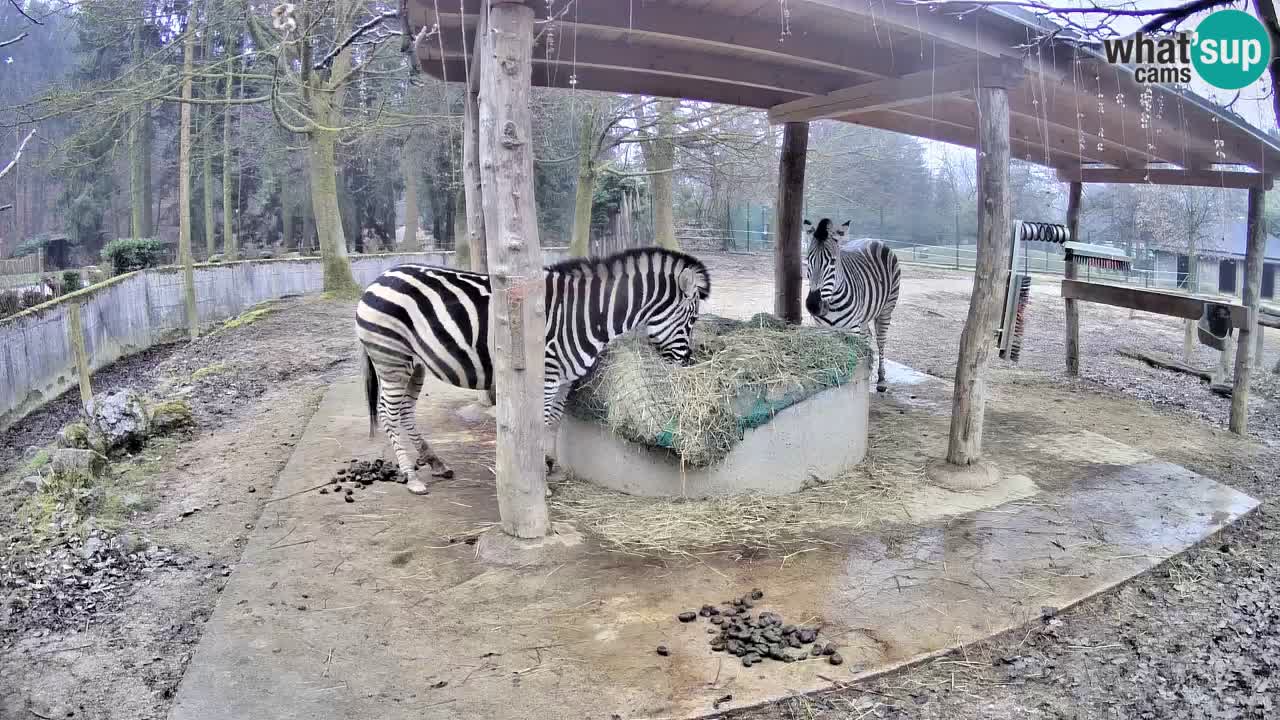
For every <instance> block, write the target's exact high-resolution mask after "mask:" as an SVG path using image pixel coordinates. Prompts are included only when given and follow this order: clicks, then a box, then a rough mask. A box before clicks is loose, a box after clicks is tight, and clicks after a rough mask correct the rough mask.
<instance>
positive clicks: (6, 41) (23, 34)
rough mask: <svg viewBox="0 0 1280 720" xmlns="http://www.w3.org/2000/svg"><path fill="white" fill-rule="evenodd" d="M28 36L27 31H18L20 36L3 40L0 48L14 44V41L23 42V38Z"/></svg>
mask: <svg viewBox="0 0 1280 720" xmlns="http://www.w3.org/2000/svg"><path fill="white" fill-rule="evenodd" d="M26 36H27V34H26V33H18V37H15V38H11V39H9V40H5V41H3V42H0V48H2V47H7V46H9V45H12V44H14V43H16V42H21V41H22V39H23V38H25V37H26Z"/></svg>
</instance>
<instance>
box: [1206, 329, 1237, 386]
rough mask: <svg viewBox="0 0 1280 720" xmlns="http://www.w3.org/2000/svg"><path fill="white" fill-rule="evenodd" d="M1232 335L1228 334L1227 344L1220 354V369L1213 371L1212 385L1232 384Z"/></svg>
mask: <svg viewBox="0 0 1280 720" xmlns="http://www.w3.org/2000/svg"><path fill="white" fill-rule="evenodd" d="M1231 340H1232V337H1231V334H1230V333H1228V334H1227V344H1226V346H1225V347H1223V348H1222V350H1220V351H1219V352H1218V367H1217V368H1216V369H1215V370H1214V371H1213V380H1212V381H1210V384H1211V385H1230V384H1231V358H1232V354H1231V350H1232V348H1231Z"/></svg>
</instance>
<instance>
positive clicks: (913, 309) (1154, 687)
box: [0, 256, 1280, 720]
mask: <svg viewBox="0 0 1280 720" xmlns="http://www.w3.org/2000/svg"><path fill="white" fill-rule="evenodd" d="M706 259H707V261H708V265H709V266H710V268H711V270H712V274H713V275H712V278H713V297H712V302H711V306H710V307H709V308H708V311H709V312H715V313H718V314H725V315H733V316H738V317H746V316H750V315H751V314H754V313H755V312H759V311H767V310H769V309H771V307H772V269H771V268H772V263H771V262H769V258H768V257H767V256H755V257H744V256H711V257H708V258H706ZM968 286H969V275H968V274H966V273H963V272H961V273H957V272H952V271H947V270H938V269H932V268H924V267H919V266H911V267H907V268H906V272H905V276H904V288H903V299H902V301H901V302H900V304H899V308H898V311H897V312H896V314H895V316H894V320H893V326H892V328H891V330H890V340H889V348H888V357H890V358H892V359H895V360H898V361H900V362H903V363H906V364H908V365H911V366H913V367H915V368H918V369H920V370H924V371H927V372H929V373H931V374H935V375H938V376H941V377H946V378H950V377H951V376H952V369H953V366H954V363H955V357H956V354H957V349H958V345H959V336H960V331H961V329H962V326H963V322H964V317H965V314H966V312H967V307H968V297H967V296H968ZM1035 290H1036V291H1035V294H1034V296H1033V300H1032V306H1031V315H1030V319H1029V326H1028V330H1027V337H1026V339H1025V341H1024V344H1023V352H1022V359H1021V363H1020V364H1019V365H1018V366H1016V367H1012V366H1008V365H1006V364H1004V363H1002V362H1001V361H998V360H994V361H993V371H992V373H991V376H990V377H991V381H990V384H991V388H992V396H991V400H990V405H989V412H990V413H992V414H993V415H996V416H1001V415H1005V414H1008V415H1010V416H1011V417H1012V416H1013V415H1016V414H1018V413H1023V412H1025V411H1026V410H1029V409H1035V410H1037V411H1038V412H1041V413H1043V412H1045V411H1046V410H1048V411H1051V412H1054V413H1055V414H1056V412H1057V411H1058V410H1059V409H1060V410H1061V412H1062V418H1061V420H1062V421H1063V422H1064V423H1066V424H1067V425H1068V426H1072V427H1081V428H1088V429H1089V430H1092V431H1094V432H1097V433H1100V434H1102V435H1104V436H1106V437H1109V438H1111V439H1114V440H1117V441H1119V442H1123V443H1127V444H1130V445H1133V446H1135V447H1138V448H1141V449H1143V450H1146V451H1147V452H1150V453H1152V454H1153V455H1155V456H1157V457H1159V458H1161V459H1163V460H1168V461H1170V462H1174V463H1178V464H1181V465H1184V466H1186V467H1187V468H1189V469H1191V470H1193V471H1195V472H1198V473H1201V474H1204V475H1207V476H1209V477H1213V478H1216V479H1219V480H1221V481H1223V482H1225V483H1227V484H1229V485H1231V486H1233V487H1235V488H1237V489H1239V490H1241V491H1243V492H1246V493H1248V494H1250V495H1253V496H1254V497H1257V498H1259V499H1262V500H1263V501H1264V504H1263V505H1262V507H1260V508H1259V510H1257V511H1256V512H1255V513H1253V514H1252V515H1251V516H1249V517H1248V518H1246V519H1245V520H1244V521H1242V522H1240V523H1238V524H1237V525H1236V526H1234V527H1232V528H1230V529H1229V530H1228V531H1226V532H1224V533H1223V534H1222V535H1221V537H1219V538H1217V539H1215V540H1214V541H1212V542H1210V543H1207V544H1205V545H1203V546H1202V547H1201V548H1199V549H1197V550H1194V551H1192V552H1189V553H1187V554H1185V555H1184V556H1181V557H1179V558H1177V559H1175V560H1174V561H1172V562H1170V563H1168V564H1166V565H1165V566H1162V567H1160V568H1158V569H1157V570H1155V571H1153V572H1151V573H1149V574H1147V575H1146V576H1143V577H1141V578H1139V579H1137V580H1135V581H1134V582H1131V583H1129V584H1127V585H1126V586H1124V587H1122V588H1120V589H1119V590H1117V591H1115V592H1112V593H1109V594H1107V595H1105V596H1102V597H1099V598H1096V599H1094V600H1091V601H1089V602H1086V603H1084V604H1083V605H1081V606H1079V607H1077V608H1074V609H1072V610H1070V611H1067V612H1063V613H1060V614H1058V615H1057V616H1056V617H1053V618H1051V619H1047V620H1046V621H1045V622H1044V623H1042V624H1039V625H1037V626H1035V627H1031V628H1029V629H1024V630H1022V631H1019V632H1017V633H1014V634H1012V635H1010V636H1008V637H1000V638H995V639H993V640H991V641H989V642H986V643H982V644H980V645H979V646H977V647H971V648H969V649H967V650H966V651H965V652H964V653H960V654H957V655H955V656H952V657H947V658H942V659H940V660H936V661H932V662H929V663H926V664H923V665H921V666H918V667H915V668H912V669H908V670H906V671H902V672H899V673H896V674H894V675H891V676H888V677H885V678H882V679H880V680H878V681H875V682H872V683H867V684H863V685H859V686H857V687H850V688H848V689H846V690H843V691H839V692H833V693H830V694H827V695H825V696H822V697H816V698H815V697H804V698H801V697H797V698H793V699H790V700H786V701H783V702H780V703H777V704H775V705H772V706H769V707H765V708H759V709H756V710H751V711H746V712H742V713H737V714H735V715H733V717H736V718H752V719H753V720H764V719H766V718H769V719H772V718H858V717H868V718H870V717H893V718H971V717H983V718H1014V717H1019V718H1021V717H1044V718H1115V717H1125V718H1128V717H1135V718H1139V717H1151V718H1173V717H1177V718H1182V717H1188V718H1197V717H1205V718H1219V717H1224V718H1229V717H1245V718H1252V717H1256V718H1262V717H1271V716H1273V715H1274V714H1275V713H1276V712H1277V710H1276V707H1277V705H1280V699H1278V698H1280V691H1277V689H1276V685H1277V683H1280V590H1278V586H1277V584H1276V583H1275V581H1274V580H1271V579H1270V578H1273V577H1276V576H1277V571H1278V570H1280V568H1278V567H1277V566H1278V565H1280V515H1278V514H1277V505H1276V499H1277V491H1276V482H1277V477H1280V382H1277V378H1276V376H1273V375H1271V374H1270V373H1269V372H1263V373H1255V375H1256V376H1257V377H1258V381H1257V382H1256V383H1255V385H1254V389H1255V393H1256V395H1257V398H1256V400H1255V401H1254V402H1253V403H1251V406H1250V430H1251V435H1252V438H1251V440H1250V441H1241V440H1238V439H1236V438H1234V437H1233V436H1231V435H1229V434H1228V433H1226V432H1225V423H1226V417H1227V411H1228V407H1229V403H1228V401H1227V400H1224V399H1222V398H1219V397H1216V396H1214V395H1211V394H1210V393H1209V392H1208V390H1207V388H1206V387H1205V386H1203V385H1202V384H1201V383H1200V382H1199V381H1198V380H1195V379H1193V378H1190V377H1186V376H1180V375H1175V374H1173V373H1169V372H1165V371H1159V370H1154V369H1151V368H1148V367H1146V366H1145V365H1142V364H1141V363H1139V362H1137V361H1134V360H1129V359H1127V358H1124V357H1122V356H1120V355H1118V354H1117V353H1116V350H1117V348H1119V347H1121V346H1133V347H1138V348H1142V349H1146V350H1162V351H1165V352H1169V353H1174V354H1180V352H1181V344H1182V329H1181V324H1180V323H1179V322H1178V321H1175V320H1171V319H1168V318H1161V317H1157V316H1151V315H1145V314H1139V315H1138V316H1137V317H1135V318H1130V317H1129V313H1128V311H1125V310H1118V309H1113V308H1104V307H1100V306H1092V305H1090V306H1085V308H1084V310H1083V313H1082V316H1083V321H1082V328H1081V344H1082V350H1081V352H1082V365H1083V368H1082V373H1081V378H1080V379H1078V380H1074V381H1072V380H1068V379H1066V378H1065V377H1064V374H1063V372H1062V356H1063V320H1062V303H1061V301H1060V300H1057V299H1056V298H1055V297H1054V295H1055V290H1054V289H1053V285H1052V282H1051V281H1045V282H1043V283H1042V282H1039V281H1038V282H1037V286H1036V289H1035ZM1277 335H1280V333H1273V334H1272V335H1271V337H1270V342H1268V357H1269V358H1270V363H1269V364H1274V363H1275V359H1276V357H1277V355H1280V337H1278V336H1277ZM352 337H353V332H352V321H351V304H350V303H349V302H334V301H325V300H321V299H319V298H296V299H291V300H286V301H283V302H280V303H277V304H276V305H274V306H273V311H272V312H271V313H269V314H267V315H266V316H265V317H263V318H262V319H260V320H258V321H257V322H254V323H251V324H247V325H243V326H241V327H237V328H233V329H226V330H221V331H219V332H217V333H214V334H211V335H207V336H206V337H204V338H202V339H201V340H200V341H198V342H197V343H195V344H193V345H171V346H166V347H163V348H158V349H154V350H152V351H150V352H148V353H145V354H143V355H139V356H135V357H134V358H131V359H129V360H126V361H124V362H122V363H118V364H117V365H116V366H114V367H113V368H110V369H108V370H106V371H103V372H101V373H98V374H97V375H95V377H94V383H95V389H96V390H103V389H108V388H113V387H134V388H138V389H140V390H144V391H148V392H152V393H154V394H156V395H163V396H172V395H181V396H185V397H187V398H188V399H189V400H190V401H191V402H192V404H193V407H194V409H195V411H196V416H197V419H198V422H199V426H198V430H197V431H196V432H195V433H194V434H193V435H192V436H191V437H189V438H186V439H184V440H182V441H180V442H170V443H160V444H157V445H156V446H154V447H150V448H148V449H146V450H144V451H143V452H142V453H141V457H138V458H136V459H135V460H134V465H135V466H136V472H135V475H136V476H137V477H139V478H140V481H139V484H138V486H137V488H136V492H138V493H139V494H142V495H145V500H146V501H145V502H142V503H139V504H138V507H137V509H135V510H133V511H132V512H131V514H130V515H129V516H128V517H127V519H126V520H125V521H124V523H123V526H122V527H120V528H118V529H113V532H119V533H121V534H123V535H128V536H130V537H132V538H135V543H138V544H140V545H145V546H147V547H149V548H151V550H154V554H148V555H147V557H148V558H151V557H160V558H162V561H156V562H151V561H148V564H147V566H146V567H144V568H143V569H142V570H141V571H139V572H137V573H134V574H131V575H130V574H126V577H125V578H123V579H122V580H120V581H119V582H118V583H117V586H116V588H115V589H114V590H112V591H109V592H108V594H110V593H111V592H114V593H115V596H116V598H117V600H116V602H105V601H103V602H99V603H98V607H100V608H104V609H103V610H101V611H93V610H89V611H83V608H81V610H82V611H81V612H80V613H79V614H78V615H77V616H76V617H77V618H78V620H77V622H76V623H74V624H62V625H61V626H58V627H41V626H38V625H33V624H30V623H26V622H24V621H23V620H22V619H21V618H17V619H15V618H14V617H12V616H11V615H7V614H6V613H5V612H4V606H3V605H0V719H4V720H7V719H8V718H54V717H59V718H61V717H77V718H104V719H105V718H112V719H115V718H121V719H123V718H130V719H132V718H162V717H165V715H166V713H167V710H168V706H169V702H170V698H171V696H172V693H173V691H174V689H175V688H176V687H177V683H178V681H179V680H180V679H181V677H182V673H183V671H184V668H185V665H186V663H187V661H188V659H189V657H190V653H191V651H192V650H193V648H194V645H195V643H196V641H197V640H198V639H199V637H200V633H201V632H202V629H203V623H204V621H205V620H206V619H207V618H208V616H209V614H210V612H211V611H212V609H213V607H214V605H215V604H216V602H217V600H218V598H219V595H218V593H219V592H220V591H221V588H222V586H223V585H224V584H225V582H226V578H227V577H229V576H230V575H232V574H233V573H234V572H235V565H236V562H237V560H238V559H239V556H240V551H241V548H242V547H243V543H244V536H245V535H246V530H247V529H249V528H251V527H252V526H253V525H254V524H255V523H257V522H258V518H259V517H260V515H261V513H262V512H270V505H267V506H265V507H264V504H263V501H264V500H265V499H266V498H267V497H268V496H269V491H270V488H271V484H272V483H273V481H274V478H275V476H276V474H277V473H278V472H279V470H280V469H281V467H283V465H284V463H285V462H286V461H287V459H288V458H289V455H290V453H291V452H292V443H293V439H294V438H296V437H297V436H298V434H300V432H301V430H302V428H303V427H304V426H305V424H306V422H307V420H308V419H309V417H310V415H311V413H312V412H313V411H314V409H315V406H316V403H317V402H318V400H319V397H320V394H321V393H322V392H323V390H324V388H325V387H326V386H327V385H328V384H329V383H330V382H331V381H332V380H333V379H334V378H336V377H340V376H343V375H348V374H352V373H355V372H358V368H357V367H356V365H355V363H354V362H353V361H354V358H355V346H354V342H353V340H352ZM1198 352H1199V353H1200V358H1199V360H1200V362H1201V364H1202V365H1204V366H1206V367H1209V366H1210V365H1212V364H1213V362H1215V360H1214V358H1213V357H1212V355H1211V353H1209V352H1208V351H1207V350H1203V349H1202V350H1198ZM76 402H77V398H75V397H74V396H70V395H69V396H64V397H63V398H62V399H60V400H58V401H55V402H54V403H51V404H50V405H49V406H47V407H46V408H45V409H43V410H41V411H40V412H38V413H36V414H34V415H32V416H30V417H29V418H27V419H26V420H25V421H24V422H23V423H22V424H21V425H20V426H19V427H17V428H14V429H11V430H10V431H8V432H6V433H3V434H0V475H4V474H5V473H8V475H7V480H6V482H7V483H8V484H9V485H8V486H0V528H6V529H7V530H6V531H5V532H8V533H9V534H10V535H11V537H8V538H0V578H2V577H3V576H4V569H5V567H6V565H7V564H11V563H15V562H28V561H29V558H27V557H26V556H24V555H22V553H21V550H22V548H23V547H24V545H23V540H24V538H23V537H22V533H23V531H22V530H21V529H20V528H19V525H18V523H17V521H16V518H15V517H14V514H15V513H16V509H17V506H18V504H19V503H20V501H21V499H22V496H21V495H19V493H18V491H17V490H16V488H15V487H14V485H16V481H17V480H18V479H19V478H18V473H16V472H15V471H16V469H17V468H18V466H20V465H21V463H22V461H23V457H24V455H29V454H30V453H29V451H28V450H27V448H28V447H29V446H39V445H44V444H47V443H49V442H51V441H52V440H53V436H54V434H55V433H56V432H57V430H58V428H60V427H61V426H62V424H64V423H65V422H67V421H69V420H70V419H72V417H73V416H74V414H75V412H76ZM999 424H1000V423H999V422H995V423H993V425H994V426H997V427H998V426H999ZM73 599H74V598H73Z"/></svg>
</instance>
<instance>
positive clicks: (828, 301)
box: [804, 218, 902, 392]
mask: <svg viewBox="0 0 1280 720" xmlns="http://www.w3.org/2000/svg"><path fill="white" fill-rule="evenodd" d="M804 225H805V234H806V235H807V236H809V249H808V251H807V255H806V268H807V270H808V273H809V295H808V296H807V297H806V298H805V303H804V305H805V308H806V309H808V311H809V314H810V315H812V316H813V319H814V320H816V321H817V322H819V323H822V324H823V325H830V326H832V327H838V328H846V329H850V330H861V331H862V332H863V333H864V334H866V333H867V325H868V324H870V323H871V322H875V325H876V355H877V361H878V368H877V374H876V390H879V391H880V392H884V391H885V390H886V389H887V386H886V385H885V380H884V349H885V341H886V340H887V339H888V336H889V318H890V316H892V315H893V309H894V307H896V306H897V304H898V291H899V289H900V288H901V285H902V270H901V268H900V267H899V265H898V256H897V255H895V254H894V253H893V251H892V250H890V249H889V246H887V245H885V244H884V243H882V242H880V241H879V240H865V241H863V242H860V243H858V244H857V245H855V246H854V247H852V248H850V249H847V250H846V249H842V248H841V247H840V242H841V241H842V240H843V239H844V235H845V230H846V228H848V227H849V223H848V222H846V223H845V224H843V225H841V226H840V227H839V228H837V229H836V230H835V232H834V233H833V232H832V230H831V221H830V220H828V219H826V218H823V219H822V220H820V221H818V225H817V227H814V226H813V225H812V224H810V222H809V221H808V220H805V221H804Z"/></svg>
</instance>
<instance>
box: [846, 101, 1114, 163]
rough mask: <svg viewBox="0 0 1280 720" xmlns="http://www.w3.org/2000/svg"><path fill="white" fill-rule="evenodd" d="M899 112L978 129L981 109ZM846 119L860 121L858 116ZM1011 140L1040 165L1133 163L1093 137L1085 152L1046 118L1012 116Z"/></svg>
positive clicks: (935, 105) (942, 106) (941, 106)
mask: <svg viewBox="0 0 1280 720" xmlns="http://www.w3.org/2000/svg"><path fill="white" fill-rule="evenodd" d="M895 111H896V112H899V113H903V114H907V115H912V116H915V117H918V118H921V119H924V120H927V121H929V122H937V121H938V120H939V119H940V120H943V121H946V122H949V123H951V124H953V125H955V126H956V127H963V128H976V127H977V123H978V108H977V105H976V104H975V103H974V102H973V100H971V99H960V98H939V99H938V100H937V101H935V102H926V103H921V104H919V105H915V106H912V107H900V108H896V109H895ZM842 119H844V120H847V121H849V122H857V121H858V116H857V115H854V116H849V117H846V118H842ZM890 129H893V128H890ZM969 132H972V133H974V134H973V135H972V136H971V137H973V138H975V139H976V138H977V134H976V133H977V130H973V129H971V130H969ZM1009 139H1010V141H1011V142H1014V143H1017V144H1020V147H1021V148H1022V149H1023V150H1025V151H1026V152H1025V154H1024V155H1020V156H1019V157H1020V159H1023V160H1027V161H1029V162H1033V163H1036V164H1037V165H1045V166H1048V167H1059V166H1061V165H1063V162H1062V161H1061V158H1072V161H1071V162H1070V163H1068V165H1069V166H1071V167H1074V166H1077V165H1079V164H1080V163H1099V164H1104V165H1114V166H1117V167H1128V166H1131V165H1132V164H1133V162H1132V155H1131V154H1130V153H1128V152H1127V150H1126V148H1125V147H1124V146H1122V145H1120V144H1118V143H1111V142H1104V143H1103V145H1102V149H1101V150H1099V149H1098V146H1097V143H1096V142H1094V141H1093V139H1092V138H1090V139H1089V141H1088V142H1086V143H1085V146H1084V148H1083V149H1082V148H1081V147H1080V136H1079V134H1078V133H1077V132H1076V130H1075V129H1074V128H1068V127H1064V126H1062V125H1056V124H1054V123H1045V122H1044V121H1043V118H1039V117H1036V116H1033V115H1025V114H1022V113H1017V112H1012V113H1010V116H1009ZM970 142H972V141H970Z"/></svg>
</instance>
